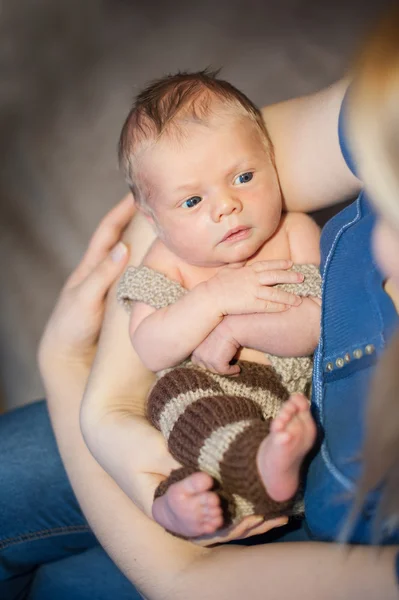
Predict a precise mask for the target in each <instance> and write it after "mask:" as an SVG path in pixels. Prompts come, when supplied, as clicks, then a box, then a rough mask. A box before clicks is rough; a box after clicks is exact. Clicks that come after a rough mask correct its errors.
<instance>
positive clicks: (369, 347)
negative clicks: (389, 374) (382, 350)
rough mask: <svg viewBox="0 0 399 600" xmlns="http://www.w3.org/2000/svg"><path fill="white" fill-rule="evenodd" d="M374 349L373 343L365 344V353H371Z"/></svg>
mask: <svg viewBox="0 0 399 600" xmlns="http://www.w3.org/2000/svg"><path fill="white" fill-rule="evenodd" d="M374 350H375V347H374V346H373V344H367V346H366V347H365V349H364V351H365V353H366V354H373V352H374Z"/></svg>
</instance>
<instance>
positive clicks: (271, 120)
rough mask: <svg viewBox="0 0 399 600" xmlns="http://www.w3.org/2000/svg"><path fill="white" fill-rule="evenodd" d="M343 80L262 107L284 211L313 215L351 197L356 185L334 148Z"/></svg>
mask: <svg viewBox="0 0 399 600" xmlns="http://www.w3.org/2000/svg"><path fill="white" fill-rule="evenodd" d="M347 87H348V81H346V80H341V81H338V82H337V83H334V84H333V85H331V86H330V87H328V88H326V89H323V90H321V91H319V92H317V93H314V94H310V95H308V96H303V97H301V98H294V99H292V100H288V101H287V102H279V103H277V104H273V105H272V106H266V107H264V108H263V111H262V112H263V118H264V120H265V123H266V127H267V128H268V131H269V134H270V137H271V139H272V142H273V146H274V151H275V159H276V166H277V171H278V174H279V181H280V184H281V188H282V192H283V197H284V200H285V206H286V209H287V210H289V211H313V210H318V209H321V208H325V207H326V206H330V205H332V204H337V203H338V202H343V201H344V200H348V199H350V198H353V197H355V196H356V195H357V194H358V193H359V191H360V189H361V182H360V181H359V180H358V179H357V178H356V177H355V176H354V175H353V174H352V173H351V171H350V170H349V168H348V167H347V165H346V163H345V161H344V158H343V156H342V152H341V149H340V146H339V139H338V117H339V112H340V109H341V105H342V100H343V98H344V96H345V92H346V89H347Z"/></svg>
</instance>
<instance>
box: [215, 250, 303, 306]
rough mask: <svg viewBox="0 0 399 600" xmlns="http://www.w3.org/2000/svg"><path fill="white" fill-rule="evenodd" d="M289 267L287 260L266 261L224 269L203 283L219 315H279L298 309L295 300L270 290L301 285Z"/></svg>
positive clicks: (300, 279) (285, 294)
mask: <svg viewBox="0 0 399 600" xmlns="http://www.w3.org/2000/svg"><path fill="white" fill-rule="evenodd" d="M291 266H292V262H291V261H288V260H269V261H259V262H255V263H252V264H250V265H245V266H243V267H237V266H227V267H224V268H223V269H221V270H220V271H219V272H218V273H217V274H216V275H214V276H213V277H211V279H209V280H208V281H207V282H206V284H207V286H208V290H209V294H210V297H211V301H213V302H215V303H216V304H217V305H218V307H219V310H220V312H221V314H222V315H234V314H250V313H258V312H281V311H284V310H286V309H287V308H289V307H290V306H298V305H299V304H300V303H301V298H300V297H299V296H296V295H295V294H290V293H289V292H285V291H284V290H281V289H279V288H275V287H273V286H275V285H276V284H277V283H298V282H300V281H303V275H302V274H300V273H296V272H294V271H288V270H287V269H289V268H290V267H291Z"/></svg>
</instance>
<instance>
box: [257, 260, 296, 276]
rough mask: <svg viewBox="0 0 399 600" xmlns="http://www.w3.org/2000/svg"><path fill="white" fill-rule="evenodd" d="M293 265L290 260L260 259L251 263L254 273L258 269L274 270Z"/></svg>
mask: <svg viewBox="0 0 399 600" xmlns="http://www.w3.org/2000/svg"><path fill="white" fill-rule="evenodd" d="M292 265H293V262H292V260H286V259H281V260H260V261H258V262H255V263H253V264H252V268H253V269H254V271H255V273H259V272H260V271H275V270H279V269H290V268H291V267H292Z"/></svg>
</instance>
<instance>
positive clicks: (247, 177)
mask: <svg viewBox="0 0 399 600" xmlns="http://www.w3.org/2000/svg"><path fill="white" fill-rule="evenodd" d="M253 176H254V174H253V173H251V172H250V171H249V172H248V173H241V175H238V177H236V178H235V179H234V184H235V185H236V184H237V183H248V182H249V181H251V179H252V178H253Z"/></svg>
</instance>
